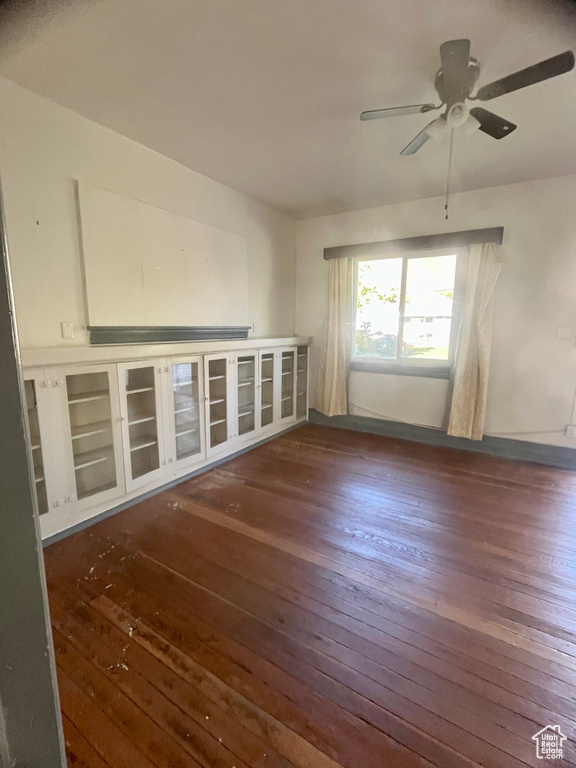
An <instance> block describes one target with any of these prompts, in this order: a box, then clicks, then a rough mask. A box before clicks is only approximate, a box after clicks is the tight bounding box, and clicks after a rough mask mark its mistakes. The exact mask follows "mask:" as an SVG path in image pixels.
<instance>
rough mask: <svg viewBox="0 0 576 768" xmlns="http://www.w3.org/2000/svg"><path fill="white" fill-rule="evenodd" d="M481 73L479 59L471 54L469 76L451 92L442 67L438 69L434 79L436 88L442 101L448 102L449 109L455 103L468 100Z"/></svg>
mask: <svg viewBox="0 0 576 768" xmlns="http://www.w3.org/2000/svg"><path fill="white" fill-rule="evenodd" d="M479 75H480V64H479V63H478V61H477V59H474V58H473V57H472V56H471V57H470V59H469V61H468V77H467V78H465V79H464V80H463V81H462V82H460V83H459V84H458V86H457V88H455V89H454V88H453V89H452V91H453V92H452V93H450V92H449V91H448V89H447V88H446V87H445V85H444V77H443V75H442V70H441V69H439V70H438V73H437V75H436V79H435V81H434V87H435V88H436V91H437V92H438V96H440V99H441V100H442V103H443V104H446V105H447V106H448V109H450V107H451V106H452V105H453V104H457V103H458V102H464V101H466V99H467V98H468V97H469V96H470V94H471V93H472V89H473V88H474V85H475V84H476V81H477V80H478V77H479Z"/></svg>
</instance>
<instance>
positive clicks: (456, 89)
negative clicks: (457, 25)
mask: <svg viewBox="0 0 576 768" xmlns="http://www.w3.org/2000/svg"><path fill="white" fill-rule="evenodd" d="M440 60H441V62H442V82H443V92H444V94H445V99H446V102H447V103H448V104H454V103H455V102H457V101H464V99H465V98H466V97H467V96H468V93H469V92H470V90H469V75H468V67H469V64H470V40H448V41H447V42H446V43H442V45H441V46H440Z"/></svg>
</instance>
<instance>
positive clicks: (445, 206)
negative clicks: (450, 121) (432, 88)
mask: <svg viewBox="0 0 576 768" xmlns="http://www.w3.org/2000/svg"><path fill="white" fill-rule="evenodd" d="M453 149H454V128H451V129H450V149H449V151H448V176H447V178H446V201H445V203H444V210H445V211H446V220H448V200H449V197H450V177H451V175H452V151H453Z"/></svg>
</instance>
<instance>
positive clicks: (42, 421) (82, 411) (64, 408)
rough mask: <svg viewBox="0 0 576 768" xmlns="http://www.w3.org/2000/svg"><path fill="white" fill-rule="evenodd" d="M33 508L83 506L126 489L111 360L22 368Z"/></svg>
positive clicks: (79, 508) (71, 510)
mask: <svg viewBox="0 0 576 768" xmlns="http://www.w3.org/2000/svg"><path fill="white" fill-rule="evenodd" d="M24 387H25V393H26V401H27V411H28V424H29V430H30V446H31V451H32V463H33V466H34V473H35V485H36V494H37V497H38V509H39V511H40V513H41V514H45V515H48V514H50V513H52V512H53V511H54V510H59V511H60V510H61V509H62V508H66V512H65V513H66V514H68V515H72V514H74V513H75V512H79V511H82V510H84V509H88V508H90V507H92V506H95V505H97V504H101V503H103V502H106V501H108V500H110V499H114V498H116V497H117V496H119V495H120V494H122V493H123V492H124V490H125V484H124V472H123V467H122V443H121V437H120V413H119V408H118V402H119V401H118V383H117V377H116V366H115V365H106V366H89V367H72V368H63V369H60V368H54V369H46V370H44V369H41V370H31V371H26V372H25V382H24Z"/></svg>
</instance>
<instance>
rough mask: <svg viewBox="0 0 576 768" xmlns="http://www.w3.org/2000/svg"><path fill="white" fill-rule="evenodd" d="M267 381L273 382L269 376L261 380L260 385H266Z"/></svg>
mask: <svg viewBox="0 0 576 768" xmlns="http://www.w3.org/2000/svg"><path fill="white" fill-rule="evenodd" d="M267 381H274V379H273V378H272V376H270V377H269V378H267V379H262V384H266V382H267Z"/></svg>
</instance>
